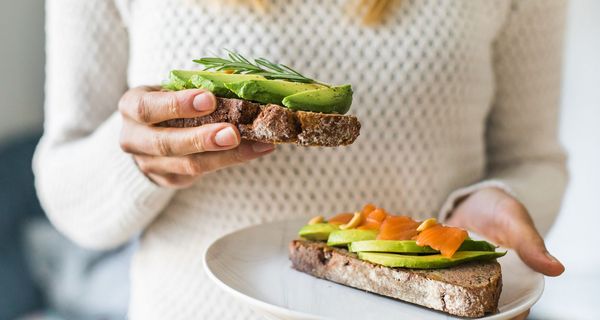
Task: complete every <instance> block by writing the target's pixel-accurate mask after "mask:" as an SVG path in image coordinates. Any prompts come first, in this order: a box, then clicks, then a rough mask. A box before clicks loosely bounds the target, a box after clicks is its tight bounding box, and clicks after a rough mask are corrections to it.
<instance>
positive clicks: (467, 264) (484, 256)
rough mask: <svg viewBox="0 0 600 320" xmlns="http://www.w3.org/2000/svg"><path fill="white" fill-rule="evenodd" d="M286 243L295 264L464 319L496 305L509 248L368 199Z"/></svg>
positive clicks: (492, 309)
mask: <svg viewBox="0 0 600 320" xmlns="http://www.w3.org/2000/svg"><path fill="white" fill-rule="evenodd" d="M298 234H299V236H300V237H301V238H302V239H299V240H293V241H292V242H291V243H290V247H289V250H290V259H291V261H292V266H293V268H295V269H297V270H299V271H302V272H305V273H308V274H310V275H313V276H315V277H318V278H323V279H327V280H330V281H333V282H337V283H340V284H344V285H347V286H350V287H354V288H358V289H362V290H366V291H369V292H373V293H377V294H380V295H383V296H388V297H391V298H395V299H400V300H403V301H407V302H411V303H414V304H418V305H421V306H424V307H428V308H431V309H435V310H439V311H443V312H447V313H449V314H452V315H456V316H461V317H481V316H484V315H485V314H486V313H494V312H496V311H497V309H498V299H499V297H500V292H501V290H502V274H501V269H500V264H499V263H498V262H497V261H496V258H499V257H502V256H503V255H505V254H506V252H496V247H495V246H494V245H492V244H490V243H488V242H486V241H476V240H472V239H471V238H469V235H468V233H467V231H465V230H463V229H460V228H455V227H450V226H444V225H442V224H440V223H438V222H437V221H436V219H435V218H432V219H427V220H425V221H415V220H413V219H412V218H410V217H408V216H396V215H391V214H388V213H387V212H386V211H385V210H384V209H381V208H377V207H375V206H373V205H371V204H367V205H365V206H364V208H363V209H362V210H361V211H359V212H355V213H342V214H338V215H336V216H333V217H331V218H329V219H328V220H324V218H323V217H322V216H318V217H315V218H313V219H311V220H310V221H309V223H308V224H307V225H306V226H304V227H302V228H301V229H300V231H299V233H298Z"/></svg>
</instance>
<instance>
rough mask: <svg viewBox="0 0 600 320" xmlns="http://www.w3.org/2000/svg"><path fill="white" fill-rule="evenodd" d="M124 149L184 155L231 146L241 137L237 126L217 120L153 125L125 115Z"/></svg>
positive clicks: (156, 153) (234, 145)
mask: <svg viewBox="0 0 600 320" xmlns="http://www.w3.org/2000/svg"><path fill="white" fill-rule="evenodd" d="M123 121H125V122H130V123H127V125H124V126H123V129H122V131H121V140H120V144H121V149H123V151H125V152H127V153H133V154H143V155H152V156H163V157H173V156H185V155H189V154H194V153H201V152H206V151H221V150H229V149H233V148H235V147H237V146H238V145H239V143H240V141H241V137H240V133H239V131H238V130H237V128H236V127H235V126H234V125H232V124H229V123H214V124H207V125H203V126H200V127H193V128H163V127H150V126H145V125H140V124H137V123H134V122H133V121H131V120H129V119H124V120H123Z"/></svg>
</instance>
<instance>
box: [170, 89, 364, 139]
mask: <svg viewBox="0 0 600 320" xmlns="http://www.w3.org/2000/svg"><path fill="white" fill-rule="evenodd" d="M217 122H228V123H231V124H234V125H236V126H237V127H238V129H239V131H240V134H241V136H242V138H243V139H246V140H252V141H259V142H264V143H278V144H279V143H294V144H298V145H301V146H320V147H337V146H345V145H349V144H352V143H353V142H354V141H355V140H356V138H358V136H359V134H360V127H361V125H360V122H359V121H358V119H357V118H356V117H355V116H349V115H339V114H324V113H316V112H305V111H292V110H290V109H288V108H285V107H282V106H279V105H275V104H269V105H260V104H258V103H254V102H250V101H246V100H240V99H228V98H217V108H216V110H215V111H214V112H213V113H212V114H210V115H207V116H204V117H198V118H189V119H173V120H169V121H165V122H161V123H159V124H158V126H162V127H175V128H187V127H198V126H201V125H204V124H209V123H217Z"/></svg>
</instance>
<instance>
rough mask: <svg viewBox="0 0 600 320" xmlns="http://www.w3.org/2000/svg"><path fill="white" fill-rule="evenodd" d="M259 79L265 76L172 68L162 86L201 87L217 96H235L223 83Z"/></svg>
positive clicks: (179, 88)
mask: <svg viewBox="0 0 600 320" xmlns="http://www.w3.org/2000/svg"><path fill="white" fill-rule="evenodd" d="M261 79H265V78H264V77H263V76H259V75H255V74H229V73H224V72H212V71H188V70H173V71H171V79H170V81H169V82H168V83H167V84H165V85H164V87H165V88H166V89H171V90H183V89H195V88H203V89H206V90H208V91H210V92H212V93H214V94H215V95H217V96H219V97H225V98H235V97H236V95H235V94H234V93H233V92H231V91H230V90H229V89H227V88H226V87H225V83H229V82H240V81H245V80H261Z"/></svg>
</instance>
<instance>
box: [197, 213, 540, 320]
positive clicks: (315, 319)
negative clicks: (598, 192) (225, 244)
mask: <svg viewBox="0 0 600 320" xmlns="http://www.w3.org/2000/svg"><path fill="white" fill-rule="evenodd" d="M303 220H304V218H302V219H301V218H297V219H286V220H277V221H270V222H264V223H259V224H253V225H250V226H247V227H244V228H241V229H236V230H233V231H231V232H229V233H226V234H224V235H222V236H220V237H218V238H216V239H215V240H213V241H212V242H211V243H210V244H209V245H208V246H207V247H206V249H205V250H204V253H203V255H202V264H203V266H204V270H205V272H206V274H207V275H208V277H209V278H210V279H211V280H212V281H213V282H214V283H216V284H217V286H218V287H220V288H221V289H222V290H224V291H225V292H227V293H229V294H230V295H232V296H233V297H235V298H237V299H239V300H241V301H244V302H245V303H247V304H248V307H250V308H251V309H256V307H255V306H254V305H256V306H258V307H260V308H261V309H264V310H266V311H268V312H274V313H278V314H283V315H286V316H290V317H296V318H302V319H306V320H327V319H329V318H325V317H323V316H319V315H314V314H308V313H304V312H302V311H295V310H291V309H288V308H285V307H282V306H278V305H274V304H271V303H268V302H265V301H262V300H260V299H257V298H254V297H252V296H249V295H247V294H244V293H242V292H240V291H237V290H235V289H233V288H232V287H230V286H228V285H227V284H226V283H225V282H223V281H222V280H221V279H219V278H218V277H217V276H216V275H215V274H214V272H213V271H212V270H211V268H210V267H209V265H208V255H209V251H211V249H212V248H214V246H215V244H216V243H217V242H219V241H222V240H223V239H225V238H226V237H229V236H232V235H234V234H237V233H241V232H244V231H247V230H249V229H254V228H258V227H261V226H266V225H272V224H285V223H293V222H294V221H303ZM507 251H510V252H512V253H513V254H516V252H514V251H513V250H510V249H507ZM538 275H539V276H540V279H541V281H540V282H539V285H537V286H536V290H535V294H534V296H533V298H530V299H529V300H526V302H524V303H522V304H521V305H520V306H518V307H516V308H514V309H511V310H507V311H504V312H502V313H496V314H491V315H489V316H485V317H481V318H477V319H482V320H500V319H510V318H511V317H514V316H517V315H519V314H521V313H522V312H524V311H526V310H527V309H531V307H532V306H533V305H534V304H535V303H536V302H537V301H539V299H540V298H541V297H542V294H543V293H544V289H545V286H546V281H545V278H544V276H543V275H541V274H538ZM315 279H316V280H322V281H328V280H324V279H318V278H315ZM353 289H355V288H353ZM355 290H357V289H355ZM398 302H401V303H407V302H404V301H402V300H398ZM420 307H422V308H424V311H436V310H430V309H428V308H426V307H423V306H420ZM444 314H445V315H446V316H448V317H449V319H452V318H455V319H462V318H460V317H456V316H454V315H451V314H447V313H444Z"/></svg>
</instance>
